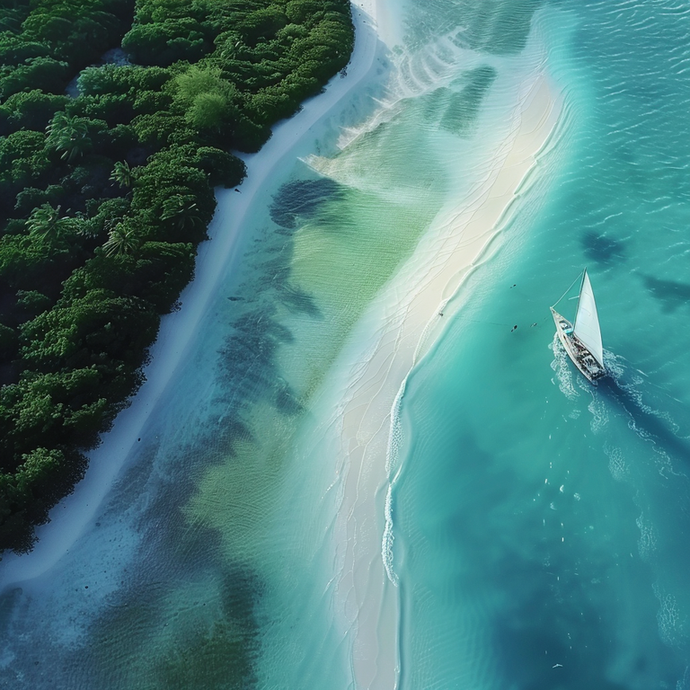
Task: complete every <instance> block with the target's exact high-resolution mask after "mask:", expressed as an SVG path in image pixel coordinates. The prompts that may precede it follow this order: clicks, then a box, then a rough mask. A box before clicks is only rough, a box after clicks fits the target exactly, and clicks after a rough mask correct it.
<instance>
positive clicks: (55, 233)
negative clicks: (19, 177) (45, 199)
mask: <svg viewBox="0 0 690 690" xmlns="http://www.w3.org/2000/svg"><path fill="white" fill-rule="evenodd" d="M26 225H27V228H28V229H29V234H30V235H32V236H34V237H38V238H40V239H41V240H48V241H51V242H53V243H56V244H62V243H63V241H64V236H65V234H66V233H67V232H68V231H69V230H71V229H73V226H74V221H73V219H72V218H68V217H62V218H61V217H60V206H58V207H57V208H53V207H52V206H51V205H50V204H48V203H45V204H42V205H41V206H39V207H38V208H35V209H34V210H33V211H32V212H31V215H30V216H29V220H28V221H27V224H26Z"/></svg>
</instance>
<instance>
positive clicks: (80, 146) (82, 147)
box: [46, 112, 93, 163]
mask: <svg viewBox="0 0 690 690" xmlns="http://www.w3.org/2000/svg"><path fill="white" fill-rule="evenodd" d="M46 131H47V132H48V144H50V145H51V146H53V148H55V149H56V150H57V151H62V155H61V156H60V158H62V159H63V160H65V159H66V160H67V162H68V163H71V162H72V161H73V160H74V159H75V158H78V157H79V156H83V155H84V154H85V153H88V152H89V151H90V150H91V148H92V146H93V143H92V142H91V138H90V137H89V127H88V124H87V120H86V119H85V118H82V117H76V116H73V117H69V116H68V115H66V114H65V113H63V112H59V113H56V114H55V117H53V119H52V121H51V123H50V124H49V125H48V127H47V128H46Z"/></svg>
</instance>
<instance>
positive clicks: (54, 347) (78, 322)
mask: <svg viewBox="0 0 690 690" xmlns="http://www.w3.org/2000/svg"><path fill="white" fill-rule="evenodd" d="M353 38H354V35H353V27H352V21H351V17H350V6H349V2H348V0H138V1H137V2H136V3H135V2H134V1H133V0H0V385H1V388H0V549H8V548H9V549H13V550H15V551H26V550H28V549H30V548H31V546H32V544H33V541H34V539H35V537H34V527H35V526H36V525H38V524H41V523H43V522H45V521H46V520H47V519H48V518H47V516H48V510H49V509H50V508H51V507H52V506H53V505H55V503H56V502H57V501H58V500H59V499H60V498H62V497H63V496H65V495H66V494H67V493H69V492H70V491H71V490H72V489H73V487H74V485H75V483H76V482H77V481H78V480H79V479H80V478H81V477H82V476H83V473H84V471H85V468H86V464H87V460H86V456H85V452H86V451H88V450H89V449H91V448H93V447H94V446H95V445H97V443H98V440H99V434H100V433H101V432H103V431H105V430H107V429H108V428H109V426H110V425H111V424H112V421H113V419H114V418H115V416H116V414H117V413H118V412H119V411H120V410H121V409H122V408H123V407H124V406H126V404H127V400H128V398H129V396H131V394H132V393H133V392H134V391H135V390H136V389H137V387H138V386H139V385H140V384H141V382H142V373H141V367H142V365H143V364H144V363H145V361H146V357H147V350H148V347H149V346H150V345H151V344H152V342H153V341H154V339H155V337H156V334H157V331H158V326H159V321H160V316H161V315H162V314H165V313H167V312H169V311H170V310H171V309H174V308H175V305H176V303H177V299H178V296H179V293H180V291H181V290H182V288H183V287H184V286H185V285H186V284H187V283H188V282H189V280H190V279H191V278H192V276H193V273H194V259H195V255H196V248H197V245H198V244H199V242H201V241H203V240H204V238H205V237H206V228H207V225H208V223H209V221H210V220H211V217H212V215H213V212H214V208H215V199H214V194H213V187H214V186H217V185H225V186H234V185H237V184H238V183H239V182H241V181H242V179H243V177H244V174H245V169H244V164H243V163H242V161H241V160H240V159H238V158H237V157H235V156H233V155H232V154H231V153H229V150H240V151H245V152H253V151H256V150H258V149H259V148H260V147H261V146H262V144H263V143H264V142H265V141H266V140H267V138H268V137H269V136H270V126H271V125H272V124H273V123H275V122H276V121H277V120H279V119H281V118H285V117H288V116H290V115H292V114H293V113H294V112H295V111H296V110H297V109H298V108H299V103H300V102H301V101H302V100H304V99H305V98H306V97H308V96H311V95H314V94H316V93H318V92H319V90H320V89H321V87H322V86H323V85H324V84H325V82H326V81H327V80H328V79H329V78H330V77H332V76H333V75H334V74H336V73H337V72H338V71H339V70H341V69H342V68H344V66H345V65H346V64H347V61H348V59H349V56H350V52H351V50H352V46H353ZM120 47H121V49H122V50H121V51H116V53H119V57H120V60H119V62H120V64H100V61H101V59H102V56H103V55H104V53H105V52H106V51H108V50H109V49H115V48H120ZM77 76H78V78H77ZM75 78H77V82H76V83H77V87H78V95H76V96H71V95H68V91H69V93H73V90H71V89H68V88H67V87H68V85H69V84H70V83H73V80H74V79H75Z"/></svg>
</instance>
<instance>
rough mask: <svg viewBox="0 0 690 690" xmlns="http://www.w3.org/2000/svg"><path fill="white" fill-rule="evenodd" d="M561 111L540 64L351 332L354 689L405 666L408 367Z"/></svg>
mask: <svg viewBox="0 0 690 690" xmlns="http://www.w3.org/2000/svg"><path fill="white" fill-rule="evenodd" d="M561 108H562V98H561V96H560V94H558V93H553V91H552V88H551V85H550V84H549V82H548V79H547V77H546V76H545V75H543V74H542V73H538V74H536V75H533V76H532V79H531V80H530V82H529V83H526V84H522V85H521V89H520V93H519V96H518V102H517V104H516V107H515V108H514V115H515V116H517V118H518V119H519V123H518V124H517V125H516V127H514V128H513V129H512V130H511V132H510V134H509V136H508V137H507V139H506V140H504V141H503V142H500V143H499V149H498V151H496V152H495V155H494V158H493V159H492V160H491V161H490V169H489V171H488V174H487V175H486V176H485V178H484V179H483V180H482V181H481V182H480V184H478V185H477V186H476V187H474V188H472V189H470V190H468V192H467V194H466V195H465V197H464V198H462V199H461V200H460V201H459V202H457V203H455V204H454V206H453V208H452V209H445V210H442V211H441V212H440V213H439V216H438V217H437V219H436V220H435V221H434V227H432V229H431V230H430V231H429V232H428V233H427V234H426V235H425V236H424V237H423V238H422V240H421V242H420V244H419V246H418V248H417V250H416V251H415V253H414V255H413V256H412V257H411V258H410V259H409V260H408V261H407V262H406V264H405V265H404V266H403V267H402V268H401V270H400V271H399V272H398V274H397V275H396V277H395V278H394V279H393V280H392V281H391V283H390V284H389V285H387V286H386V288H384V290H383V292H382V294H381V295H380V296H379V297H378V298H377V299H376V300H375V303H374V304H373V305H372V308H371V309H370V310H369V313H368V314H367V315H366V316H365V317H364V319H363V320H362V322H361V324H360V328H359V329H356V330H359V331H360V334H359V335H360V339H358V338H357V337H356V336H355V335H353V337H352V342H355V341H356V340H359V342H360V343H366V347H367V350H366V353H365V352H363V348H362V346H361V345H360V346H359V348H358V349H354V346H352V347H351V350H352V352H351V353H350V356H351V357H354V359H352V360H351V363H350V366H349V369H350V371H356V372H357V373H356V375H355V376H351V377H350V380H349V381H348V384H347V385H346V387H345V390H344V391H343V394H344V399H343V400H342V406H343V415H342V429H341V439H340V448H341V456H340V457H339V458H338V463H337V467H338V475H339V477H338V480H339V482H340V486H341V492H342V500H341V503H340V506H339V511H338V516H337V520H338V522H339V528H338V530H337V533H338V534H339V535H340V537H339V538H341V539H343V540H344V543H343V544H338V545H336V548H338V549H339V550H340V549H343V551H344V553H343V569H342V571H341V573H340V582H339V585H338V590H339V591H340V592H341V594H342V608H343V611H344V615H345V618H346V620H347V621H349V622H350V624H351V625H352V626H353V630H354V640H353V660H352V666H353V673H354V676H355V680H356V686H357V687H362V688H369V689H370V690H377V689H379V688H380V689H381V690H383V689H384V688H386V689H389V688H391V687H396V686H397V683H398V679H399V674H400V664H401V659H400V656H399V650H398V645H399V640H398V630H399V620H400V607H399V601H398V594H397V583H396V579H397V575H396V574H395V563H394V562H393V561H392V554H393V539H394V525H393V521H392V516H391V513H390V506H391V504H390V501H391V492H392V488H393V486H394V484H395V481H396V478H397V475H398V472H399V469H400V468H399V466H398V458H397V457H396V450H397V449H396V446H397V443H398V439H399V432H400V430H399V420H398V418H397V417H398V411H399V406H400V403H401V401H402V398H403V396H404V390H405V385H406V382H407V379H408V376H409V374H410V373H411V371H412V370H413V369H414V367H415V366H416V365H417V364H419V361H420V359H421V358H423V356H424V355H425V354H426V353H427V352H428V351H429V349H430V348H431V346H432V345H433V344H434V342H437V340H438V338H439V337H440V336H441V335H442V332H443V330H444V328H445V324H446V323H447V322H448V320H449V318H451V317H452V312H453V308H454V307H453V305H452V304H450V303H451V300H452V298H453V297H454V296H455V295H456V294H457V293H458V290H459V289H460V287H461V285H462V283H463V282H464V280H465V278H466V277H467V276H468V274H469V273H470V272H471V271H472V270H473V269H474V268H476V266H477V265H478V263H481V262H482V260H483V257H484V255H485V253H486V251H487V248H488V247H489V245H490V244H491V242H492V240H494V238H495V237H496V236H497V235H499V234H500V232H501V230H502V228H503V226H504V224H505V221H506V218H507V216H508V215H509V214H510V210H511V207H512V206H513V204H514V203H515V201H516V200H517V198H518V195H519V194H520V192H521V191H522V189H523V188H524V186H525V184H526V180H527V178H528V177H529V175H530V172H531V171H532V170H533V168H534V166H535V163H536V160H537V157H538V155H539V153H540V152H541V151H542V150H543V149H544V148H545V147H546V145H547V143H548V142H549V139H550V137H551V135H552V132H553V131H554V129H555V127H556V123H557V120H558V116H559V114H560V112H561ZM374 311H376V312H377V313H376V315H374V313H373V312H374ZM372 333H374V334H375V336H374V337H375V343H372V342H371V340H372Z"/></svg>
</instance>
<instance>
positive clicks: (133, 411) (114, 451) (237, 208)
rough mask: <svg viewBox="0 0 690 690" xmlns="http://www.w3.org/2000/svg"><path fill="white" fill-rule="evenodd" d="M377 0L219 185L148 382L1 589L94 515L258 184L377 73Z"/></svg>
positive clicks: (232, 245)
mask: <svg viewBox="0 0 690 690" xmlns="http://www.w3.org/2000/svg"><path fill="white" fill-rule="evenodd" d="M374 7H375V2H374V0H359V2H357V3H356V4H354V5H353V20H354V23H355V30H356V43H355V49H354V52H353V54H352V58H351V61H350V63H349V65H348V68H347V75H346V76H336V77H334V78H333V79H332V80H331V81H330V82H329V84H328V85H327V86H326V88H325V90H324V92H323V93H322V94H320V95H318V96H316V97H314V98H312V99H310V100H309V101H307V102H305V103H304V105H303V107H302V109H301V110H300V112H299V113H297V114H296V115H295V116H294V117H292V118H291V119H289V120H285V121H283V122H281V123H279V124H278V125H276V126H275V127H274V129H273V136H272V137H271V139H270V140H269V141H268V143H267V144H266V145H265V146H264V147H263V148H262V149H261V151H259V152H258V153H256V154H253V155H247V156H244V160H245V163H246V165H247V178H246V180H245V181H244V183H243V184H242V185H241V186H240V187H239V193H238V192H236V191H235V190H232V189H231V190H224V189H219V190H218V191H217V195H216V196H217V200H218V207H217V210H216V214H215V217H214V219H213V221H212V223H211V225H210V227H209V238H210V239H209V241H207V242H205V243H204V244H202V245H201V247H200V249H199V254H198V257H197V262H196V274H195V278H194V280H193V281H192V283H190V284H189V285H188V286H187V288H186V289H185V290H184V292H183V293H182V296H181V305H182V306H181V309H180V310H179V311H178V312H175V313H173V314H169V315H167V316H165V317H164V318H163V319H162V322H161V328H160V331H159V334H158V338H157V340H156V343H155V344H154V345H153V347H152V348H151V362H150V364H149V365H148V366H147V367H146V369H145V375H146V383H145V384H144V385H143V386H142V387H141V389H140V390H139V392H138V393H137V395H136V396H135V397H134V398H133V400H132V404H131V405H130V407H129V408H128V409H126V410H125V411H124V412H122V413H121V414H120V415H119V416H118V418H117V419H116V421H115V424H114V426H113V429H112V430H111V431H110V432H109V433H107V434H105V435H104V436H103V443H102V445H101V446H100V447H99V448H98V449H96V450H95V451H94V452H92V453H91V454H90V465H89V469H88V471H87V473H86V477H85V478H84V480H83V481H82V482H81V483H80V484H79V485H78V486H77V488H76V490H75V491H74V493H73V494H72V495H70V496H68V497H67V498H66V499H65V500H63V501H62V502H61V503H60V504H58V505H57V506H56V507H55V508H54V509H53V511H52V512H51V521H50V523H48V524H47V525H45V526H43V527H41V528H39V529H38V530H37V535H38V537H39V542H38V544H37V545H36V547H35V548H34V550H33V551H32V552H31V553H30V554H26V555H23V556H16V555H13V554H10V555H6V556H5V557H4V558H3V560H2V563H1V564H0V590H2V589H3V588H4V587H6V586H8V585H10V584H12V583H15V582H20V581H25V580H29V579H31V578H34V577H37V576H39V575H41V574H43V573H45V572H46V571H47V570H48V569H49V568H51V567H52V566H53V565H54V564H55V563H56V562H57V561H58V560H59V559H60V558H61V557H62V556H63V555H64V554H65V553H67V552H68V551H69V549H70V547H71V545H72V544H73V543H74V542H75V540H76V539H77V538H78V537H79V535H80V534H81V533H82V532H83V531H84V529H85V528H86V526H87V525H88V524H89V522H91V521H92V520H93V518H94V516H95V514H96V511H97V510H98V508H99V506H100V505H101V504H102V502H103V501H104V499H105V498H106V496H107V494H108V492H109V490H110V488H111V487H112V485H113V483H114V482H115V481H116V479H117V478H118V476H119V475H120V473H121V471H122V469H123V467H125V466H126V465H127V462H128V459H129V458H130V456H131V454H132V451H133V450H134V448H135V446H136V445H137V443H138V442H139V441H140V440H142V441H143V440H144V439H143V438H142V436H143V435H144V434H145V433H146V423H147V420H148V419H149V418H150V416H151V415H152V413H153V412H154V411H155V410H156V407H157V405H158V404H159V402H160V401H161V399H164V395H165V391H166V388H167V387H168V385H169V384H170V382H171V381H172V380H173V379H174V377H175V374H176V372H177V370H178V368H179V367H181V366H184V361H185V353H186V352H187V351H188V349H189V347H190V344H191V343H192V342H193V341H194V339H195V338H196V337H197V327H198V325H199V323H200V321H201V319H202V316H203V315H204V313H205V312H206V310H207V309H208V308H209V306H210V304H211V302H212V300H213V298H214V296H215V295H216V293H217V291H218V289H219V287H220V285H221V284H222V282H223V278H224V277H225V276H227V274H228V272H229V271H231V270H232V268H233V266H235V265H236V262H238V261H239V260H240V259H241V249H242V241H243V239H244V238H243V232H242V229H243V225H244V221H245V218H246V217H247V215H248V213H249V211H250V209H251V207H252V203H253V201H254V199H255V196H256V194H257V192H258V191H259V190H260V189H261V188H262V186H263V185H264V184H266V182H267V180H268V179H269V177H270V176H271V175H272V173H273V172H274V171H275V170H276V169H278V168H279V167H280V166H281V164H282V163H283V162H285V161H287V160H295V159H296V158H297V157H298V156H299V155H303V154H304V153H305V151H308V149H309V147H310V146H311V145H313V137H314V134H313V132H314V130H315V129H317V128H318V127H319V126H320V125H321V124H322V123H323V122H324V121H326V120H327V119H328V118H330V117H332V116H334V115H335V114H337V112H338V110H339V109H340V108H341V107H342V104H343V102H344V101H345V99H346V98H347V97H348V95H350V94H351V93H352V92H353V91H354V90H355V89H357V87H358V86H359V85H360V84H361V83H362V82H365V81H367V80H368V79H369V78H372V77H373V76H374V74H375V72H376V69H377V59H378V57H379V52H380V50H381V48H382V46H381V44H380V42H379V40H378V36H377V34H376V31H375V29H374V26H373V21H372V16H374V15H375V12H374Z"/></svg>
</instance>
